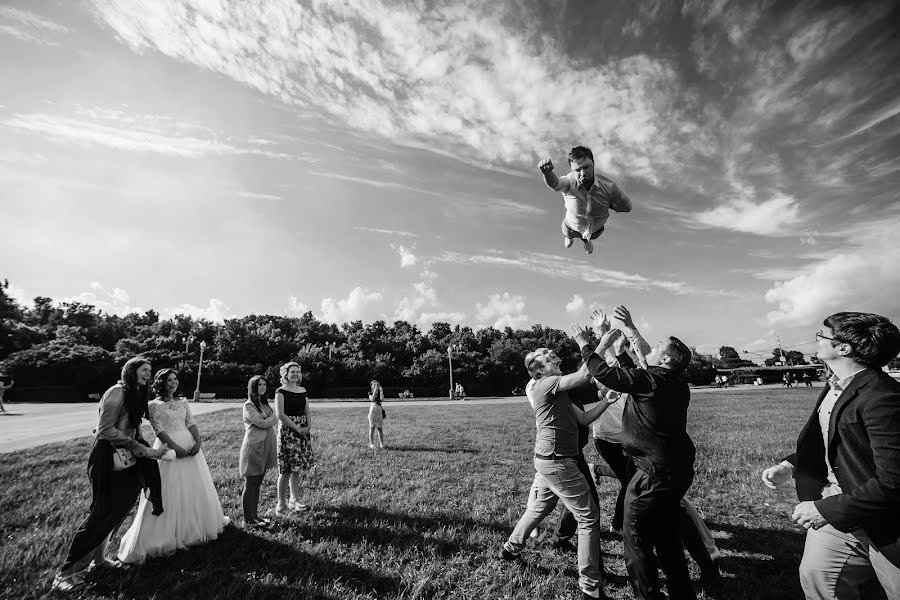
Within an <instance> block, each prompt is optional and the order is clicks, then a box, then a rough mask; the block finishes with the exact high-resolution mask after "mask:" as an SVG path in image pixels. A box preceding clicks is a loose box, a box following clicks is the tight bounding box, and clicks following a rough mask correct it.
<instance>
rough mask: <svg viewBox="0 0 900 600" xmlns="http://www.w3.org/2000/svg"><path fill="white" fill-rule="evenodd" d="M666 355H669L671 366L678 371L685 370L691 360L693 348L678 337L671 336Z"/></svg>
mask: <svg viewBox="0 0 900 600" xmlns="http://www.w3.org/2000/svg"><path fill="white" fill-rule="evenodd" d="M665 355H666V356H668V357H669V368H670V369H671V370H673V371H674V372H676V373H681V372H683V371H684V370H685V369H686V368H687V366H688V364H690V362H691V349H690V348H688V347H687V346H685V345H684V342H682V341H681V340H679V339H678V338H677V337H673V336H669V343H668V344H666V350H665Z"/></svg>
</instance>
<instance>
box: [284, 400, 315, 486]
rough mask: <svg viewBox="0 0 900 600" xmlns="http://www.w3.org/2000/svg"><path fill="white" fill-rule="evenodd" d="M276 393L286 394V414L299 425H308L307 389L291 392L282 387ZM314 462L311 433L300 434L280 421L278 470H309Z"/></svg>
mask: <svg viewBox="0 0 900 600" xmlns="http://www.w3.org/2000/svg"><path fill="white" fill-rule="evenodd" d="M276 393H277V394H282V395H283V396H284V414H285V415H286V416H287V417H288V418H289V419H290V420H291V421H293V422H294V423H295V424H296V425H297V426H298V427H306V390H303V391H302V392H291V391H289V390H286V389H284V388H283V387H280V388H278V390H276ZM314 464H315V457H314V456H313V450H312V444H311V443H310V439H309V434H308V433H306V434H303V435H300V434H299V433H297V432H295V431H294V430H293V429H291V428H289V427H287V426H285V424H284V423H279V425H278V472H279V473H282V474H283V473H295V472H298V471H308V470H309V469H311V468H312V466H313V465H314Z"/></svg>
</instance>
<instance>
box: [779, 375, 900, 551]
mask: <svg viewBox="0 0 900 600" xmlns="http://www.w3.org/2000/svg"><path fill="white" fill-rule="evenodd" d="M829 390H830V387H829V386H828V385H826V386H825V389H824V390H823V392H822V394H821V395H820V396H819V400H818V401H817V402H816V408H815V410H813V412H812V414H811V415H810V417H809V421H807V423H806V426H805V427H803V430H802V431H801V432H800V436H799V437H798V438H797V452H796V454H793V455H791V456H789V457H787V458H786V459H785V460H787V461H788V462H790V463H791V464H793V465H794V474H795V477H796V480H797V495H798V496H799V498H800V500H801V501H804V500H814V501H815V503H816V508H817V509H818V510H819V512H820V513H821V514H822V516H823V517H825V520H826V521H828V523H829V524H830V525H832V526H833V527H834V528H835V529H838V530H840V531H844V532H851V531H855V530H857V529H863V530H864V531H865V533H866V535H868V536H869V538H870V539H871V540H872V543H873V544H874V545H875V546H876V547H877V548H879V550H880V551H881V552H882V553H883V554H884V555H885V556H886V557H887V558H888V559H889V560H891V562H892V563H894V564H895V565H900V383H898V382H897V381H895V380H894V379H893V378H891V377H890V376H889V375H888V374H887V373H885V372H884V371H881V370H879V369H866V370H864V371H860V372H859V373H857V374H856V376H855V377H854V378H853V380H852V381H851V382H850V385H848V386H847V389H845V390H844V392H843V393H842V394H841V396H840V398H838V400H837V402H836V403H835V405H834V409H833V410H832V413H831V421H830V423H829V425H828V459H829V461H831V465H832V469H833V470H834V474H835V476H836V477H837V480H838V484H839V485H840V486H841V490H842V491H843V493H841V494H838V495H836V496H831V497H829V498H822V488H823V487H824V486H826V485H827V484H828V480H827V475H828V466H827V465H826V464H825V446H824V444H823V443H822V430H821V426H820V425H819V415H818V409H819V406H820V405H821V404H822V400H824V398H825V396H826V394H828V392H829Z"/></svg>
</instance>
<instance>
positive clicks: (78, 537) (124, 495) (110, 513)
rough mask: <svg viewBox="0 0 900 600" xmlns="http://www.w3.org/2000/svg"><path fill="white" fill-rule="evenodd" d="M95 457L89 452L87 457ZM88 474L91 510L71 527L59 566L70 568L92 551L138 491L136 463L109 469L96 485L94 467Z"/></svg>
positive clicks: (125, 513) (116, 525) (127, 509)
mask: <svg viewBox="0 0 900 600" xmlns="http://www.w3.org/2000/svg"><path fill="white" fill-rule="evenodd" d="M96 458H97V457H96V456H94V454H93V453H92V455H91V459H92V460H95V459H96ZM90 474H91V475H90V476H91V487H92V489H93V498H92V499H91V512H90V514H88V516H87V518H86V519H85V520H84V521H82V523H81V525H79V526H78V529H77V530H76V531H75V538H74V539H73V540H72V547H71V548H70V549H69V554H68V556H67V557H66V562H65V563H64V564H63V567H62V568H63V570H66V569H69V568H71V567H72V566H73V565H74V564H75V563H76V562H78V561H79V560H81V559H83V558H84V557H86V556H87V555H88V554H90V553H91V552H93V551H94V550H95V549H96V548H97V546H99V545H100V544H102V543H103V541H104V540H105V539H106V537H107V536H108V535H110V534H111V533H113V532H114V531H115V530H116V529H118V528H119V525H121V524H122V521H124V520H125V517H127V516H128V513H129V512H131V509H132V507H134V503H135V502H136V501H137V499H138V496H139V495H140V493H141V474H140V470H139V467H137V466H134V467H131V468H130V469H125V470H124V471H110V472H109V473H108V476H107V477H108V479H107V482H108V485H105V486H102V487H101V486H99V485H97V481H96V477H95V471H93V470H91V471H90Z"/></svg>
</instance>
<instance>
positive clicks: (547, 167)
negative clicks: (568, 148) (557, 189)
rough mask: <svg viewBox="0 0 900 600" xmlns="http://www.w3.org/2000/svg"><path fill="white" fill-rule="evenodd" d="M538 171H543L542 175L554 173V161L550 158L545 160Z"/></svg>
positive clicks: (540, 163) (539, 165) (539, 164)
mask: <svg viewBox="0 0 900 600" xmlns="http://www.w3.org/2000/svg"><path fill="white" fill-rule="evenodd" d="M538 169H540V170H541V173H552V172H553V161H552V160H550V159H549V158H545V159H544V160H542V161H541V162H539V163H538Z"/></svg>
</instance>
